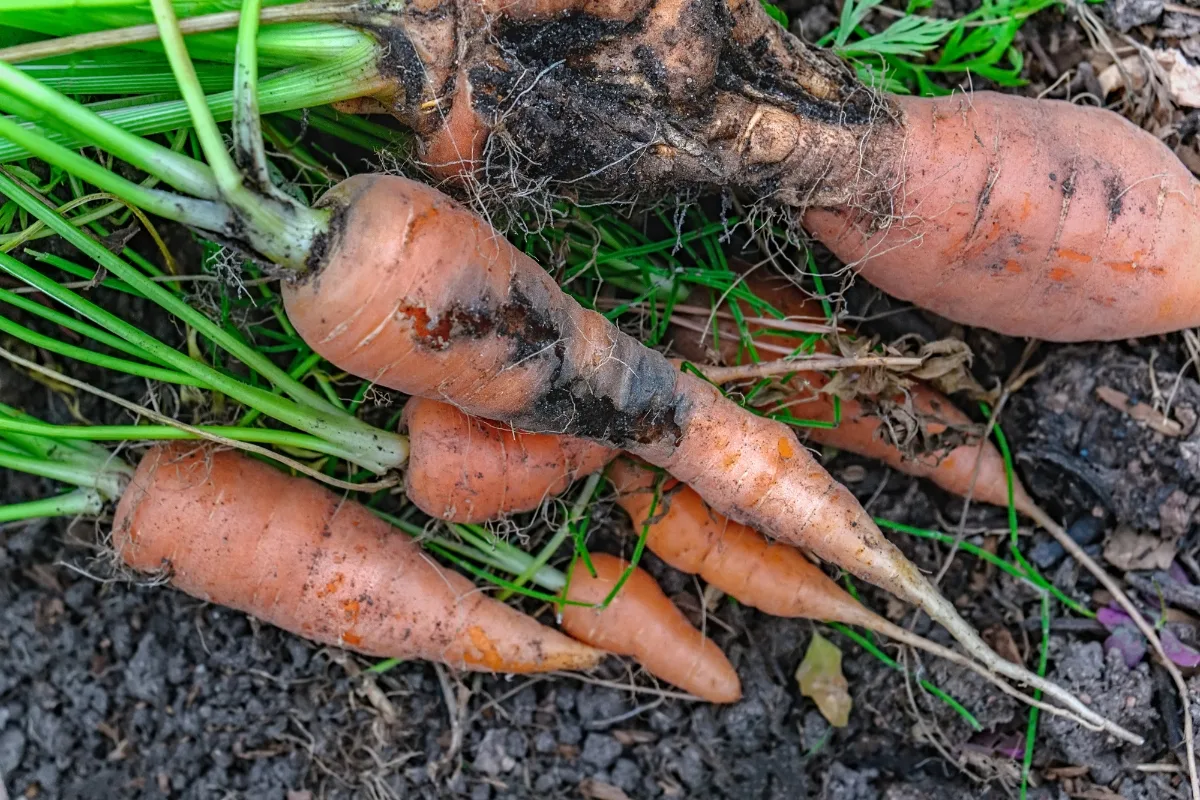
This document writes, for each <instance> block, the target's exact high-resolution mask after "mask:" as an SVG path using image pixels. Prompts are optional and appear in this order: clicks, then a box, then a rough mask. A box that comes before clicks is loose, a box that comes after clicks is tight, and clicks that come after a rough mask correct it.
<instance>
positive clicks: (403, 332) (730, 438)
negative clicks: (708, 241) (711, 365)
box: [0, 0, 1139, 740]
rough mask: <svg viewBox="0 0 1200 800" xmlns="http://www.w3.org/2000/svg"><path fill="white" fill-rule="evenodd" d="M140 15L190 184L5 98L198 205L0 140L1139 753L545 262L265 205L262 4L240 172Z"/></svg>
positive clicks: (379, 362) (436, 200) (360, 340)
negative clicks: (877, 602) (572, 294)
mask: <svg viewBox="0 0 1200 800" xmlns="http://www.w3.org/2000/svg"><path fill="white" fill-rule="evenodd" d="M151 6H152V9H153V10H154V13H155V15H156V19H157V21H158V23H159V29H160V34H161V38H162V44H163V47H164V51H165V52H166V54H167V56H168V58H169V59H170V60H171V64H172V68H173V70H174V72H175V75H176V78H177V80H178V81H179V82H180V85H181V89H182V90H183V96H184V99H185V100H186V101H187V103H188V106H189V111H190V112H191V114H192V117H193V124H194V127H195V129H196V134H197V139H198V140H199V142H200V145H201V147H202V149H203V151H204V153H205V156H206V158H207V160H208V162H209V163H208V168H207V169H202V168H201V167H199V166H196V165H194V164H193V165H192V166H191V167H189V168H188V169H189V171H188V172H187V175H188V179H187V180H186V181H185V180H180V171H181V170H182V169H183V167H181V166H180V165H179V162H180V158H181V157H180V156H179V154H177V153H174V152H172V151H169V150H167V149H166V148H162V147H161V146H156V145H153V144H151V143H149V142H146V141H144V140H134V141H130V139H132V138H133V137H130V136H129V135H128V134H124V133H115V132H114V131H113V130H111V128H112V126H111V125H109V124H108V123H105V122H104V121H103V120H102V119H100V118H98V117H96V116H95V115H94V114H92V113H91V112H89V111H88V110H87V109H85V108H83V107H82V106H78V105H77V104H73V103H70V101H67V100H65V98H61V97H55V98H53V100H49V99H47V98H46V93H45V92H39V91H34V90H33V89H32V88H30V87H28V85H27V84H28V82H30V81H29V79H28V78H26V77H25V76H23V75H20V74H19V73H16V71H15V70H12V69H11V68H9V69H4V68H0V86H2V87H3V88H5V89H6V90H8V91H10V92H11V91H16V92H17V94H18V96H19V97H20V98H21V99H22V101H24V103H27V104H32V105H34V106H36V108H37V110H38V111H39V113H45V114H48V115H51V116H55V115H58V116H59V117H62V118H69V119H70V120H71V124H73V125H74V126H75V128H76V129H79V130H81V133H82V134H83V135H87V133H88V131H93V132H99V131H103V132H104V133H105V134H112V135H113V137H114V138H113V139H112V140H111V141H115V142H116V143H117V145H118V149H119V150H120V151H121V152H120V153H118V154H117V155H119V156H120V157H124V158H126V159H127V160H131V161H133V162H134V163H137V164H138V165H139V166H143V167H144V168H145V169H146V170H147V171H148V172H150V173H151V174H153V175H157V176H159V177H162V178H163V179H164V180H166V181H167V182H168V184H170V185H174V186H176V187H177V188H179V187H181V186H185V187H186V186H190V187H191V188H190V189H184V191H189V192H190V193H191V196H186V195H180V194H173V193H168V192H164V191H160V190H147V189H145V188H144V187H141V186H139V185H137V184H133V183H132V182H130V181H128V180H126V179H124V178H121V177H120V176H117V175H116V174H115V173H112V172H110V171H107V170H105V169H103V168H101V167H99V166H98V165H95V164H93V163H92V162H86V163H82V164H81V163H80V161H81V159H79V158H78V156H77V154H74V153H72V152H70V151H68V150H66V149H65V148H63V147H61V146H59V145H56V144H52V143H50V142H49V141H46V140H40V139H39V138H38V137H37V136H36V135H29V133H28V131H25V130H24V129H21V128H20V126H19V125H12V124H9V125H5V126H3V133H4V135H6V136H13V137H16V138H17V139H18V142H19V143H20V144H22V145H23V146H25V147H28V148H29V149H30V150H32V151H34V152H35V153H36V154H37V155H38V156H40V157H43V158H46V159H48V160H50V161H52V162H54V163H58V164H62V165H64V166H65V167H66V168H68V169H70V170H75V171H78V172H80V173H85V174H86V179H87V180H88V181H90V182H91V183H93V184H95V185H96V186H98V187H100V188H102V189H105V190H107V191H113V192H115V193H117V194H118V195H119V196H122V197H125V198H128V199H129V200H130V202H132V203H134V204H135V205H140V206H142V207H144V208H147V209H149V210H151V211H153V212H154V213H158V214H160V215H162V216H164V217H166V218H168V219H173V220H176V221H179V222H184V223H187V224H191V225H194V226H195V227H197V228H198V229H200V230H203V231H206V232H208V233H209V234H210V235H212V236H214V237H216V238H218V239H223V240H227V241H240V242H242V243H243V244H244V245H245V246H247V247H248V248H250V249H252V250H254V251H256V252H257V253H258V254H259V255H260V256H261V257H264V258H267V259H270V260H271V261H273V262H275V263H276V264H277V265H278V266H279V267H280V268H281V269H283V270H289V271H290V272H291V274H292V276H293V278H292V280H291V281H289V282H288V283H287V284H286V285H285V287H284V302H285V306H286V308H287V310H288V314H289V316H290V317H291V319H292V322H293V324H294V325H295V327H296V329H297V330H298V332H299V333H300V335H301V336H303V337H304V338H305V340H306V341H308V343H309V344H310V345H311V346H312V347H313V349H314V350H316V351H317V352H318V353H320V354H321V355H323V356H325V357H326V358H327V359H329V360H330V361H331V362H333V363H334V364H336V365H338V366H339V367H340V368H342V369H344V370H346V371H348V372H351V373H353V374H355V375H359V376H361V377H364V378H366V379H369V380H373V381H377V382H378V383H380V384H383V385H385V386H389V387H391V388H395V389H399V390H401V391H405V392H407V393H409V394H415V395H420V396H424V397H430V398H436V399H441V400H445V401H447V402H450V403H453V404H454V405H456V406H458V407H459V408H461V409H462V410H464V411H466V412H468V413H470V414H474V415H476V416H480V417H484V418H487V419H493V420H496V421H498V422H502V423H505V424H511V425H513V426H514V427H517V428H520V429H523V430H529V431H533V432H541V433H562V434H571V435H576V436H582V437H585V438H589V439H593V440H595V441H597V442H600V443H603V444H605V445H607V446H610V447H619V448H622V449H626V450H629V451H630V452H633V453H634V454H636V455H640V456H642V457H643V458H645V459H646V460H647V461H649V462H651V463H653V464H655V465H657V466H660V467H662V468H664V469H667V470H669V471H671V472H672V474H674V475H675V476H676V477H677V478H679V479H680V480H681V481H683V482H685V483H688V484H690V485H691V486H692V487H693V488H695V489H696V490H697V491H698V492H699V493H700V494H701V496H703V497H704V498H705V499H706V500H707V501H708V502H709V503H710V504H711V505H712V506H713V507H714V508H716V509H718V510H719V511H721V512H722V513H725V514H727V515H729V516H730V517H731V518H733V519H736V520H738V521H741V522H744V523H746V524H749V525H751V526H753V527H755V528H757V529H759V530H761V531H763V532H765V533H768V534H770V535H772V536H774V537H776V538H780V539H783V540H785V541H789V542H792V543H795V544H798V545H801V546H803V547H806V548H808V549H810V550H812V551H813V552H815V553H817V554H818V555H819V556H821V557H822V558H824V559H826V560H829V561H833V562H835V563H839V564H841V565H843V566H845V567H846V568H847V569H848V570H850V571H851V572H852V573H854V574H855V575H858V576H859V577H861V578H863V579H864V580H868V581H870V582H873V583H875V584H877V585H879V586H881V587H883V588H885V589H887V590H888V591H891V592H892V593H894V594H896V595H897V596H898V597H901V598H903V599H905V600H907V601H909V602H913V603H916V604H919V605H920V606H921V607H922V608H923V609H925V610H926V612H927V613H929V615H930V616H931V617H932V618H933V619H935V620H937V621H938V622H940V623H941V624H942V625H944V626H945V627H946V628H947V630H948V631H950V633H951V634H952V635H953V636H954V637H955V638H956V639H957V640H958V641H959V642H961V643H962V644H963V646H964V647H966V648H967V649H968V650H969V651H970V652H971V654H972V655H974V656H975V657H977V658H979V659H980V660H981V661H982V662H983V663H985V664H987V665H988V666H989V667H991V668H992V669H994V670H995V671H996V672H998V673H1000V674H1002V675H1008V676H1010V677H1012V678H1014V679H1016V680H1021V681H1023V682H1025V683H1026V684H1028V685H1030V686H1033V687H1036V688H1038V689H1041V690H1042V691H1044V692H1045V693H1046V694H1047V695H1048V696H1050V697H1053V698H1054V699H1055V700H1056V701H1057V702H1060V703H1062V704H1064V705H1066V706H1068V707H1069V708H1071V709H1072V710H1073V711H1075V712H1076V713H1077V714H1079V715H1080V716H1081V717H1083V718H1085V719H1087V720H1088V721H1089V722H1090V723H1091V724H1093V725H1100V726H1103V727H1105V728H1106V729H1108V730H1110V731H1112V732H1113V733H1114V734H1115V735H1119V736H1123V737H1125V738H1128V739H1131V740H1137V739H1138V738H1139V737H1136V736H1134V735H1133V734H1130V733H1129V732H1127V731H1125V730H1123V729H1121V728H1119V726H1115V725H1113V724H1112V723H1110V722H1108V721H1106V720H1104V719H1103V718H1102V717H1101V716H1100V715H1098V714H1096V713H1095V712H1094V711H1092V710H1091V709H1089V708H1087V706H1085V705H1084V704H1083V703H1081V702H1080V701H1079V699H1078V698H1076V697H1074V696H1072V695H1071V694H1070V693H1069V692H1066V691H1064V690H1063V689H1062V688H1061V687H1058V686H1057V685H1055V684H1053V683H1051V682H1049V681H1047V680H1045V679H1043V678H1040V677H1038V676H1036V675H1033V674H1032V673H1030V672H1029V671H1028V670H1025V669H1023V668H1021V667H1019V666H1017V665H1014V664H1012V663H1010V662H1008V661H1006V660H1005V659H1003V658H1001V657H1000V656H999V655H997V654H996V653H995V652H994V651H992V650H991V649H990V648H989V647H988V646H987V645H986V644H985V643H984V642H983V640H982V639H981V638H980V637H979V634H978V633H977V632H976V631H975V630H974V629H973V628H972V627H971V626H970V625H969V624H968V623H967V622H966V621H965V620H963V618H962V617H961V616H960V615H959V614H958V612H957V611H956V610H955V608H954V606H953V605H952V604H950V603H949V602H948V601H947V600H946V599H945V598H944V597H942V595H941V594H940V593H939V592H938V591H937V589H936V588H935V587H934V586H932V585H931V584H930V582H929V581H928V580H927V579H926V578H925V577H924V576H923V575H921V573H920V572H919V571H918V570H917V569H916V567H915V566H914V565H913V564H912V563H911V562H910V561H908V559H907V558H905V557H904V555H903V554H902V553H901V552H900V551H899V550H898V549H897V548H896V547H895V546H894V545H893V544H892V543H891V542H889V541H888V540H887V538H886V537H884V536H883V534H882V533H881V532H880V531H879V529H878V528H877V527H876V526H875V524H874V522H873V521H872V520H871V518H870V516H869V515H868V514H867V513H866V512H865V511H864V510H863V509H862V507H861V506H860V505H859V504H858V502H857V500H855V498H854V496H853V495H852V494H851V493H850V492H849V491H847V490H846V489H845V487H842V486H840V485H839V484H838V483H837V482H836V481H834V480H833V479H832V478H831V477H830V476H829V474H828V473H827V472H825V470H824V469H822V468H821V466H820V465H819V464H817V463H816V462H815V461H814V460H813V459H812V458H811V456H809V454H808V453H807V452H806V450H805V449H804V448H803V447H802V446H800V444H799V442H798V441H797V440H796V438H795V435H794V434H793V433H792V432H791V431H790V430H789V429H788V428H787V427H786V426H784V425H783V424H781V423H779V422H776V421H772V420H769V419H765V418H762V417H759V416H755V415H754V414H751V413H749V412H747V411H745V410H743V409H741V408H739V407H738V406H737V405H735V404H734V403H732V402H730V401H729V400H727V399H726V398H725V397H724V396H722V395H721V393H720V392H719V391H718V390H717V389H716V388H715V387H713V386H711V385H710V384H708V383H706V382H704V381H702V380H700V379H698V378H695V377H693V376H691V375H687V374H682V373H680V372H679V371H677V370H676V369H675V368H674V367H673V366H672V365H671V363H670V362H668V361H667V360H666V359H665V358H664V357H663V356H662V355H661V354H659V353H657V352H655V351H653V350H650V349H648V348H646V347H644V346H642V345H641V344H640V343H638V342H637V341H636V340H634V339H632V338H631V337H629V336H627V335H625V334H623V333H621V332H619V331H618V330H617V329H616V328H615V327H614V326H613V325H612V324H611V323H610V322H609V321H608V320H606V319H605V318H604V317H602V316H601V315H599V314H597V313H595V312H591V311H587V310H584V309H583V308H581V307H580V306H579V305H578V304H577V303H576V302H575V301H574V300H572V299H570V298H569V297H567V296H566V295H565V294H564V293H563V291H562V290H561V289H560V288H559V286H558V285H557V284H556V283H555V282H554V281H553V280H552V279H551V278H550V276H549V275H547V274H546V273H545V271H543V270H542V269H541V267H539V266H538V265H537V264H536V262H534V261H533V260H532V259H530V258H528V257H527V256H526V255H525V254H524V253H522V252H520V251H518V250H517V249H515V248H514V247H513V246H512V245H510V244H509V243H508V242H507V241H506V240H504V239H503V238H502V237H501V236H499V235H498V234H497V233H496V232H495V231H494V230H492V229H491V228H490V227H489V226H488V225H486V224H485V223H484V222H482V221H481V220H480V219H479V218H478V217H476V216H475V215H473V214H471V213H470V212H469V211H467V210H466V209H465V208H463V207H461V206H459V205H457V204H456V203H454V202H453V201H451V200H450V199H449V198H447V197H446V196H445V195H443V194H441V193H439V192H437V191H435V190H433V189H430V188H429V187H426V186H422V185H420V184H417V183H414V182H412V181H409V180H406V179H404V178H399V177H394V176H365V175H360V176H355V177H352V178H350V179H348V180H346V181H344V182H342V183H341V184H339V185H338V186H337V187H335V188H334V189H332V190H331V191H330V192H329V193H327V194H326V195H325V196H324V197H323V198H322V200H321V202H320V203H319V204H318V207H316V208H311V209H310V208H307V207H305V206H304V205H303V204H301V203H299V202H298V201H296V200H295V199H294V198H291V197H290V196H288V195H286V194H285V193H283V192H281V191H279V190H278V189H276V188H275V187H273V186H272V185H271V184H270V171H269V170H268V168H267V164H266V159H265V153H264V150H263V145H262V139H261V133H260V130H259V123H258V119H257V113H256V106H255V103H256V98H255V96H254V93H253V87H254V85H255V82H256V76H257V64H256V61H255V56H254V49H255V48H254V43H255V38H254V37H255V35H256V32H257V5H256V4H255V3H254V0H248V2H247V9H246V12H245V13H243V14H242V17H241V27H240V29H239V48H238V59H237V62H238V63H237V65H236V74H237V75H238V80H237V86H238V87H239V98H240V100H239V102H238V103H237V104H236V106H235V108H236V114H235V118H234V124H233V132H234V149H235V151H236V152H237V153H238V155H239V159H240V160H241V162H242V163H243V164H244V165H245V167H246V169H247V170H248V171H249V173H248V174H247V173H244V172H243V170H242V169H240V168H239V166H238V164H236V163H235V162H234V160H233V158H232V157H231V156H230V154H229V152H228V151H227V150H226V147H225V143H224V141H223V140H222V138H221V135H220V131H219V130H218V129H217V126H216V124H215V121H214V120H213V118H212V115H211V112H210V111H209V109H208V106H207V104H206V103H205V101H204V98H203V93H202V90H201V89H200V87H199V84H198V81H197V79H196V75H195V71H194V68H193V66H192V64H191V61H190V58H189V57H188V55H187V51H186V46H185V44H184V41H183V36H182V35H181V33H180V31H179V29H178V25H177V24H176V20H175V17H174V11H173V9H172V7H171V4H170V2H169V0H152V2H151ZM14 73H16V74H14ZM23 107H24V106H23ZM95 135H99V134H98V133H97V134H95ZM184 161H187V160H186V159H184ZM164 165H170V168H167V167H166V166H164ZM25 205H28V206H30V208H32V204H30V203H28V202H27V203H26V204H25ZM23 207H24V206H23ZM41 211H44V209H42V210H41ZM35 213H39V212H36V211H35Z"/></svg>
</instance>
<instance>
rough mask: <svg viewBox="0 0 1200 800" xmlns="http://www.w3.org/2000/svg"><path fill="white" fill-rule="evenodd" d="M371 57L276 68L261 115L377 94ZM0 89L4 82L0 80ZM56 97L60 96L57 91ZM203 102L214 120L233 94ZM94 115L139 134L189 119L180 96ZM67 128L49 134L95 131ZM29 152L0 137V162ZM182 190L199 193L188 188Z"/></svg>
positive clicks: (227, 112)
mask: <svg viewBox="0 0 1200 800" xmlns="http://www.w3.org/2000/svg"><path fill="white" fill-rule="evenodd" d="M377 57H378V48H377V47H375V46H374V45H372V46H360V47H358V48H356V49H354V50H350V51H347V52H346V54H345V59H344V60H341V61H338V62H336V63H332V62H330V63H320V64H315V65H312V66H306V67H300V68H293V69H289V70H283V71H280V72H277V73H275V74H273V75H271V76H269V77H267V78H265V79H264V80H262V81H261V82H260V83H259V86H258V102H259V111H260V113H262V114H274V113H277V112H280V111H292V110H295V109H299V108H307V107H309V106H314V105H327V104H329V103H333V102H336V101H338V100H347V99H350V98H354V97H362V96H368V95H373V94H377V93H379V92H381V91H383V90H384V89H385V88H386V87H387V83H386V79H385V78H384V77H383V76H382V75H381V74H380V72H379V67H378V65H377ZM0 88H7V87H6V86H5V84H4V83H2V82H0ZM56 96H57V97H61V95H57V93H56ZM208 105H209V109H210V110H211V111H212V114H213V117H214V118H215V119H217V120H218V121H223V120H227V119H229V118H230V117H231V116H232V113H233V93H232V92H222V93H221V94H216V95H211V96H209V97H208ZM97 116H99V117H100V118H101V119H103V120H105V121H107V122H109V123H112V124H113V125H115V126H116V127H118V128H120V129H122V130H124V131H126V132H127V133H129V134H136V135H141V136H148V135H151V134H156V133H163V132H165V131H172V130H177V129H178V128H180V127H182V126H186V125H188V124H189V121H190V117H189V115H188V108H187V106H186V104H184V102H183V101H182V100H168V101H163V102H160V103H155V104H153V105H149V106H135V107H131V108H120V109H115V110H112V111H104V112H101V113H100V114H98V115H97ZM72 129H73V130H75V131H77V133H75V134H67V133H64V132H55V133H54V134H52V135H51V137H50V138H52V139H53V140H54V141H56V142H58V143H59V144H62V145H65V146H67V147H76V146H81V145H84V144H87V143H89V142H94V141H97V137H96V133H95V131H94V130H93V129H92V128H90V127H87V126H77V127H73V128H72ZM104 149H105V150H108V151H109V152H112V153H113V154H114V155H117V156H118V157H119V158H121V159H123V160H128V158H127V156H125V155H121V154H120V153H119V152H118V151H117V150H115V149H113V148H110V147H105V148H104ZM29 155H30V153H29V152H28V151H27V150H25V148H23V147H21V146H20V145H18V144H16V143H14V142H8V141H0V163H3V162H9V161H15V160H17V159H21V158H27V157H28V156H29ZM195 163H199V162H195ZM146 171H147V172H150V170H146ZM177 188H178V187H177ZM181 191H182V189H181ZM188 193H189V194H193V195H195V196H197V197H202V196H203V195H200V194H197V193H196V192H194V191H189V192H188Z"/></svg>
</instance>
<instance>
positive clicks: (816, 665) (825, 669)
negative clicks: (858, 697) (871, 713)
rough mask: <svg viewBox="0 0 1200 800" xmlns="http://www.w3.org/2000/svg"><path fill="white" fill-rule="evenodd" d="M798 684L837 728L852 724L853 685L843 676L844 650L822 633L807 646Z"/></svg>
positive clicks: (797, 668)
mask: <svg viewBox="0 0 1200 800" xmlns="http://www.w3.org/2000/svg"><path fill="white" fill-rule="evenodd" d="M796 682H797V683H799V684H800V694H802V695H804V696H805V697H811V698H812V700H813V702H815V703H816V704H817V708H818V709H819V710H820V712H821V716H823V717H825V719H826V720H828V721H829V724H830V725H832V726H834V727H835V728H844V727H845V726H846V723H847V722H849V721H850V707H851V706H852V705H853V701H852V700H851V699H850V684H849V683H847V682H846V676H845V675H843V674H842V651H841V650H839V649H838V648H837V645H835V644H834V643H833V642H831V641H829V640H828V639H826V638H825V637H824V636H822V635H821V634H819V633H814V634H813V638H812V641H811V642H809V643H808V652H806V653H805V654H804V660H803V661H801V662H800V666H798V667H796Z"/></svg>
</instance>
